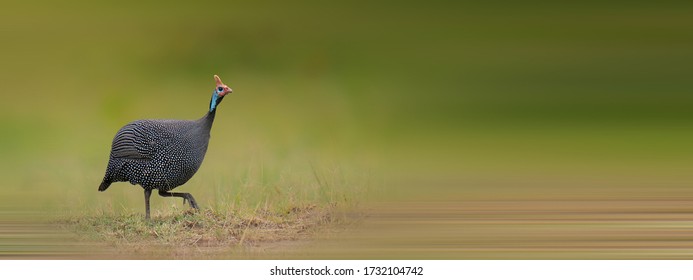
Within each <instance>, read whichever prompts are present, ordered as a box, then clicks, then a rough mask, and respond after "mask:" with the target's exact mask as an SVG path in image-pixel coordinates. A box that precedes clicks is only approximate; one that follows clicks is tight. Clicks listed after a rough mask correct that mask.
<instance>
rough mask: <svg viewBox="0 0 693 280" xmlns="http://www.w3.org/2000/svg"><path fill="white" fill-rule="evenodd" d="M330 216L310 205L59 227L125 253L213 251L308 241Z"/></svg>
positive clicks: (82, 220)
mask: <svg viewBox="0 0 693 280" xmlns="http://www.w3.org/2000/svg"><path fill="white" fill-rule="evenodd" d="M335 213H336V212H335V208H333V207H318V206H316V205H306V206H301V207H292V208H290V209H288V210H286V211H273V210H268V209H256V210H255V211H253V212H248V213H237V212H233V211H229V212H228V213H222V212H219V211H216V210H212V209H205V210H202V211H193V210H188V211H185V212H181V213H178V214H167V215H154V216H153V217H152V219H151V220H150V221H147V220H145V219H143V217H142V214H141V213H132V214H127V215H113V216H108V215H106V216H91V217H73V218H68V219H66V220H63V221H60V224H61V225H62V226H63V227H64V228H65V229H66V230H68V231H71V232H74V233H75V234H76V235H77V236H78V238H79V239H82V241H86V242H101V243H106V244H107V245H110V246H111V247H113V248H117V250H119V251H121V253H123V251H124V253H126V254H127V253H128V252H127V251H131V253H137V251H139V250H141V249H142V248H144V247H147V248H150V249H152V248H156V247H166V248H172V247H175V248H178V249H179V250H186V249H195V250H205V249H206V250H212V251H213V250H217V249H221V248H229V247H234V246H235V247H257V246H260V245H262V244H268V243H276V242H282V241H300V240H308V239H310V238H311V237H312V236H313V235H314V234H315V233H316V232H318V231H320V230H321V229H322V228H324V226H326V225H334V224H337V223H339V221H340V218H339V215H336V214H335ZM152 251H155V250H152ZM172 253H175V252H172Z"/></svg>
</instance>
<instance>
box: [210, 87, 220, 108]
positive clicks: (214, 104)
mask: <svg viewBox="0 0 693 280" xmlns="http://www.w3.org/2000/svg"><path fill="white" fill-rule="evenodd" d="M218 99H219V93H218V92H217V91H216V90H214V92H213V93H212V100H211V101H210V102H209V111H210V112H214V110H216V109H217V104H219V102H218V101H217V100H218Z"/></svg>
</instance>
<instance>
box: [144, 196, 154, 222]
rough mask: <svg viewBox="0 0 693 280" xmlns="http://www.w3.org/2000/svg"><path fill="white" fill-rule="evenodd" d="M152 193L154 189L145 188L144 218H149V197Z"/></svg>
mask: <svg viewBox="0 0 693 280" xmlns="http://www.w3.org/2000/svg"><path fill="white" fill-rule="evenodd" d="M151 195H152V190H150V189H144V208H145V211H146V212H145V213H146V214H145V215H144V218H145V219H147V220H149V197H150V196H151Z"/></svg>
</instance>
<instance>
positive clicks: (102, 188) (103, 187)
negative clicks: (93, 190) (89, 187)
mask: <svg viewBox="0 0 693 280" xmlns="http://www.w3.org/2000/svg"><path fill="white" fill-rule="evenodd" d="M110 186H111V181H110V180H106V179H103V182H101V185H99V191H100V192H102V191H105V190H106V189H108V187H110Z"/></svg>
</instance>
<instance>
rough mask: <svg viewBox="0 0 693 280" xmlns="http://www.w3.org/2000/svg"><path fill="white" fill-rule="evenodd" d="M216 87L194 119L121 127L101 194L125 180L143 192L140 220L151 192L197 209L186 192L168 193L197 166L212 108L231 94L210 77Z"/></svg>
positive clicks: (181, 183) (142, 121) (204, 148)
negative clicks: (176, 199)
mask: <svg viewBox="0 0 693 280" xmlns="http://www.w3.org/2000/svg"><path fill="white" fill-rule="evenodd" d="M214 79H215V81H216V87H215V89H214V92H213V93H212V100H211V101H210V106H209V111H208V112H207V113H206V114H205V115H204V116H203V117H202V118H200V119H198V120H137V121H134V122H131V123H128V124H126V125H125V126H123V127H122V128H121V129H120V130H119V131H118V133H116V135H115V137H114V138H113V143H112V146H111V154H110V158H109V160H108V166H107V167H106V174H105V175H104V178H103V181H102V183H101V185H100V186H99V191H105V190H106V189H107V188H108V187H109V186H110V185H111V183H113V182H130V183H131V184H133V185H140V186H142V188H143V189H144V196H145V211H146V213H145V217H146V218H147V219H149V217H150V215H149V212H150V211H149V197H150V196H151V192H152V190H154V189H157V190H158V192H159V195H161V196H164V197H170V196H174V197H182V198H183V199H184V200H183V201H184V202H185V201H189V203H190V206H191V207H193V208H195V209H197V208H198V205H197V202H196V201H195V199H194V198H193V196H192V195H191V194H189V193H175V192H170V191H171V190H173V189H174V188H176V187H178V186H180V185H183V184H185V183H186V182H187V181H188V180H190V178H192V176H193V175H195V172H197V170H198V169H199V168H200V165H201V164H202V161H203V160H204V157H205V154H206V153H207V146H208V144H209V137H210V130H211V128H212V123H214V117H215V115H216V108H217V105H219V103H220V102H221V100H222V99H223V98H224V96H226V95H227V94H228V93H231V92H232V90H231V89H230V88H229V87H228V86H226V85H225V84H223V83H222V82H221V79H219V77H218V76H216V75H215V76H214Z"/></svg>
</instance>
